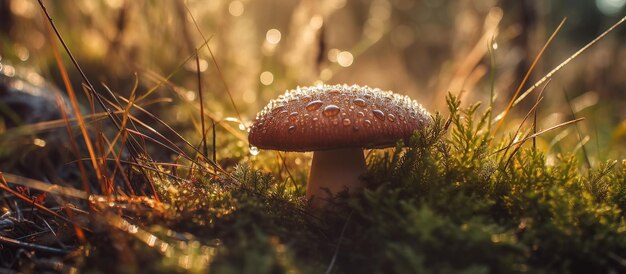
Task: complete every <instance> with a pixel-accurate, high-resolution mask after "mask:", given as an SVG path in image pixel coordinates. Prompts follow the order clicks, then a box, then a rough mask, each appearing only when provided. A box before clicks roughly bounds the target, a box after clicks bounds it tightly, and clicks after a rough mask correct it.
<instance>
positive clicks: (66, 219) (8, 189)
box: [0, 172, 86, 230]
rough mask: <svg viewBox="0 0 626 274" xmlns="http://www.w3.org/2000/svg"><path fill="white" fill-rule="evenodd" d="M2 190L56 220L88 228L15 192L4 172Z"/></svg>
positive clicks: (1, 173) (0, 185) (0, 186)
mask: <svg viewBox="0 0 626 274" xmlns="http://www.w3.org/2000/svg"><path fill="white" fill-rule="evenodd" d="M0 189H3V190H4V191H6V192H8V193H11V194H12V195H13V196H15V197H17V198H19V199H21V200H23V201H25V202H27V203H29V204H31V205H33V206H35V207H36V208H38V209H40V210H42V211H43V212H46V213H48V214H50V215H52V216H54V217H56V218H59V219H61V220H63V221H66V222H68V223H71V224H73V225H75V226H77V227H80V228H82V229H85V230H86V228H85V227H83V226H82V225H80V224H78V223H76V222H74V221H72V220H70V219H68V218H66V217H63V216H61V215H59V213H56V212H54V211H52V210H51V209H49V208H47V207H45V206H43V205H41V204H39V203H37V202H36V201H35V200H33V199H31V198H29V197H26V196H24V195H22V194H21V193H19V192H17V191H15V190H13V189H11V188H9V186H8V182H7V180H6V177H5V175H4V173H3V172H0Z"/></svg>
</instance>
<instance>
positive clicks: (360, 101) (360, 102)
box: [352, 98, 365, 108]
mask: <svg viewBox="0 0 626 274" xmlns="http://www.w3.org/2000/svg"><path fill="white" fill-rule="evenodd" d="M352 102H353V103H354V104H355V105H357V106H360V107H362V108H364V107H365V100H363V99H361V98H356V99H354V100H353V101H352Z"/></svg>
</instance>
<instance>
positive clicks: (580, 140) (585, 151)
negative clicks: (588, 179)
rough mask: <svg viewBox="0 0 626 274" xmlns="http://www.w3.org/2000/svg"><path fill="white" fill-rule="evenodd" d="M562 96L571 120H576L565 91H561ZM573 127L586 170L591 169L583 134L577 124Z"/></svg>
mask: <svg viewBox="0 0 626 274" xmlns="http://www.w3.org/2000/svg"><path fill="white" fill-rule="evenodd" d="M563 95H565V101H566V102H567V106H568V107H569V110H570V114H571V115H572V118H573V119H576V113H575V112H574V107H572V101H571V100H570V98H569V96H568V95H567V91H565V90H563ZM575 127H576V133H577V135H576V136H577V137H578V142H579V144H580V147H581V148H582V150H583V157H584V158H585V164H586V165H587V168H591V160H589V155H588V154H587V149H586V148H585V143H584V138H583V137H582V135H583V133H582V132H581V131H580V127H579V126H578V124H576V125H575Z"/></svg>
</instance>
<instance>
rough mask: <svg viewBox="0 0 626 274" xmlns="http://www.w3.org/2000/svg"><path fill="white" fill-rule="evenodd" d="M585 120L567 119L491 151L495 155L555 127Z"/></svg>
mask: <svg viewBox="0 0 626 274" xmlns="http://www.w3.org/2000/svg"><path fill="white" fill-rule="evenodd" d="M583 120H585V118H578V119H575V120H571V121H567V122H563V123H560V124H558V125H555V126H552V127H549V128H546V129H544V130H540V131H539V132H537V133H534V134H531V135H529V136H526V137H525V138H524V139H522V140H519V141H517V142H514V143H512V144H510V145H508V146H506V147H503V148H501V149H498V150H496V151H494V152H493V153H491V155H494V154H497V153H500V152H502V151H503V150H506V149H509V148H510V147H511V146H515V145H518V144H523V143H524V142H526V141H528V140H529V139H532V138H535V137H538V136H540V135H542V134H545V133H548V132H550V131H553V130H555V129H558V128H561V127H564V126H567V125H569V124H573V123H578V122H580V121H583Z"/></svg>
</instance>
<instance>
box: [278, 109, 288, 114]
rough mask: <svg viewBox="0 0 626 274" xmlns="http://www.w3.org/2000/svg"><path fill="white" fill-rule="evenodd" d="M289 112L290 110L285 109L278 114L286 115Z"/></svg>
mask: <svg viewBox="0 0 626 274" xmlns="http://www.w3.org/2000/svg"><path fill="white" fill-rule="evenodd" d="M287 112H288V111H287V110H283V111H281V112H280V113H278V115H285V114H287Z"/></svg>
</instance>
